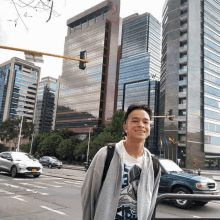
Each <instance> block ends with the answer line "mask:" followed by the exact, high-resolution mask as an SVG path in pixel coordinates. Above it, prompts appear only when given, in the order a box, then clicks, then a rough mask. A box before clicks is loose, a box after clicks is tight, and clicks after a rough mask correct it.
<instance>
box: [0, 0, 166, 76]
mask: <svg viewBox="0 0 220 220" xmlns="http://www.w3.org/2000/svg"><path fill="white" fill-rule="evenodd" d="M18 1H19V0H14V2H18ZM23 1H24V2H31V0H29V1H28V0H23ZM102 1H103V0H80V1H74V0H54V10H55V11H56V12H57V13H58V14H59V15H60V16H58V17H51V19H50V21H49V22H46V21H47V20H48V18H49V12H39V11H35V10H34V9H32V8H20V7H18V6H17V9H18V12H19V14H20V16H21V18H22V19H23V21H24V22H25V25H26V27H27V28H28V31H27V29H26V28H25V26H24V25H23V23H22V21H21V20H18V21H17V25H16V27H15V20H16V19H17V18H18V14H17V12H16V9H15V7H14V5H13V3H12V1H11V0H0V45H1V46H8V47H15V48H20V49H27V50H35V51H39V52H45V53H51V54H56V55H63V51H64V42H65V37H66V34H67V26H66V21H67V20H68V19H69V18H71V17H74V16H75V15H77V14H79V13H81V12H83V11H85V10H87V9H89V8H91V7H93V6H95V5H97V4H99V3H100V2H102ZM164 2H165V0H154V1H152V0H121V9H120V16H121V17H122V18H124V17H127V16H129V15H131V14H134V13H138V14H143V13H145V12H149V13H151V14H152V15H153V16H154V17H155V18H156V19H158V20H159V21H162V8H163V4H164ZM25 14H26V16H24V15H25ZM12 57H19V58H21V59H25V58H24V53H23V52H18V51H11V50H5V49H0V64H1V63H3V62H5V61H8V60H10V59H11V58H12ZM73 62H77V61H73ZM62 63H63V59H61V58H54V57H48V56H44V63H43V64H40V63H35V65H36V66H40V67H41V78H43V77H47V76H51V77H54V78H58V76H59V75H61V74H62Z"/></svg>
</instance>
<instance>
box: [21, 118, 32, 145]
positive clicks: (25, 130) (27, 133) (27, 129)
mask: <svg viewBox="0 0 220 220" xmlns="http://www.w3.org/2000/svg"><path fill="white" fill-rule="evenodd" d="M33 132H34V124H33V122H27V120H26V119H24V120H23V123H22V131H21V134H22V135H23V138H24V139H26V138H28V139H29V141H30V140H31V138H32V134H33Z"/></svg>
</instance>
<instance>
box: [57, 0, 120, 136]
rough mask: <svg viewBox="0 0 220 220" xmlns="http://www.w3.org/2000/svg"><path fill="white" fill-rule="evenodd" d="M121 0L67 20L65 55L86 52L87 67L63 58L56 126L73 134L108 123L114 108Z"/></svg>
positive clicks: (105, 2)
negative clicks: (83, 67) (82, 67)
mask: <svg viewBox="0 0 220 220" xmlns="http://www.w3.org/2000/svg"><path fill="white" fill-rule="evenodd" d="M119 12H120V0H111V1H109V0H108V1H104V2H101V3H100V4H98V5H96V6H94V7H92V8H90V9H88V10H86V11H85V12H83V13H81V14H79V15H76V16H75V17H73V18H71V19H69V20H68V21H67V26H68V33H67V36H66V39H65V47H64V55H65V56H71V57H79V55H80V51H85V50H86V53H87V59H88V60H89V61H90V62H89V63H87V64H86V69H85V70H81V69H79V65H78V63H77V62H76V61H70V60H64V61H63V71H62V76H61V81H60V91H59V100H58V107H57V116H56V125H55V128H56V129H64V128H68V129H71V130H73V131H74V132H76V133H83V132H88V131H89V127H93V126H100V125H104V124H107V123H109V122H110V119H111V116H112V115H113V113H114V112H115V111H116V108H117V106H116V105H117V103H116V101H115V100H116V99H115V98H116V97H117V96H116V94H117V85H116V83H117V77H118V46H119V25H120V19H119Z"/></svg>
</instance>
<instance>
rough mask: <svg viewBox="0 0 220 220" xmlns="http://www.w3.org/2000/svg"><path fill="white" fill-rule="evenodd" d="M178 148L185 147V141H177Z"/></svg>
mask: <svg viewBox="0 0 220 220" xmlns="http://www.w3.org/2000/svg"><path fill="white" fill-rule="evenodd" d="M178 146H180V147H185V146H186V141H179V143H178Z"/></svg>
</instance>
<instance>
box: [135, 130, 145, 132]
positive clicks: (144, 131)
mask: <svg viewBox="0 0 220 220" xmlns="http://www.w3.org/2000/svg"><path fill="white" fill-rule="evenodd" d="M135 131H136V132H138V133H145V132H146V131H143V130H135Z"/></svg>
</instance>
